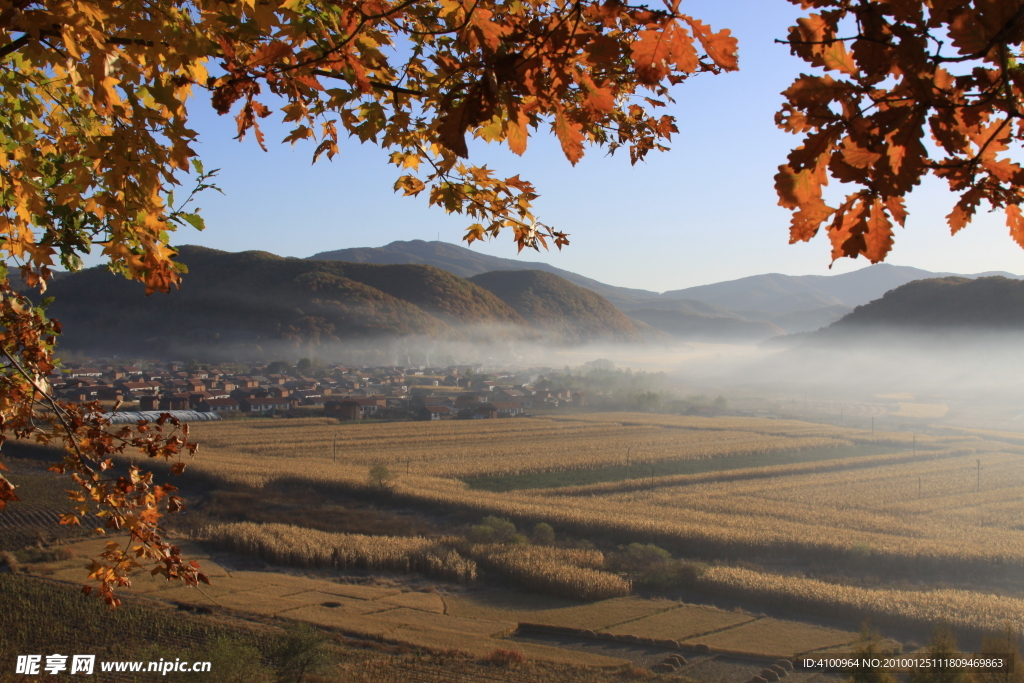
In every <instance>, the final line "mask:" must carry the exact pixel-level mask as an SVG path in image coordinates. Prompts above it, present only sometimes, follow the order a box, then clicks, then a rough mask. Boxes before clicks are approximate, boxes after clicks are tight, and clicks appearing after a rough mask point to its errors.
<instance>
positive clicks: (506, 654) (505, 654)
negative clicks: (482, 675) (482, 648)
mask: <svg viewBox="0 0 1024 683" xmlns="http://www.w3.org/2000/svg"><path fill="white" fill-rule="evenodd" d="M525 661H526V657H525V656H524V655H523V653H522V652H520V651H519V650H506V649H505V648H501V647H499V648H497V649H496V650H492V651H491V653H490V654H488V655H487V656H486V657H484V662H485V663H487V664H491V665H493V666H513V665H515V664H522V663H523V662H525Z"/></svg>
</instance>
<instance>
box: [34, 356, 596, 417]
mask: <svg viewBox="0 0 1024 683" xmlns="http://www.w3.org/2000/svg"><path fill="white" fill-rule="evenodd" d="M275 365H276V366H277V367H272V366H256V367H252V368H249V369H248V371H247V373H248V374H239V373H238V372H237V370H235V371H229V370H230V369H229V368H224V369H221V368H219V367H218V366H205V369H199V368H196V367H192V368H186V367H185V365H184V364H182V363H173V362H171V363H160V362H148V363H146V364H145V365H144V366H132V365H114V364H110V363H99V362H97V363H95V365H89V366H86V365H81V366H78V367H68V368H65V369H63V370H61V371H60V372H55V373H54V375H52V376H51V377H50V378H49V380H50V383H51V386H52V387H53V389H54V391H55V392H56V394H57V396H58V397H60V398H63V399H64V400H67V401H72V402H79V403H80V402H86V401H112V402H120V403H122V405H123V406H124V407H121V408H120V409H121V410H124V409H125V408H127V407H130V406H132V405H134V406H135V407H137V409H138V410H140V411H159V410H168V411H170V410H197V411H200V412H216V413H220V414H222V415H223V414H231V413H257V414H264V415H268V414H271V415H272V414H283V413H290V412H293V411H297V412H308V411H310V410H313V411H317V412H320V411H322V412H321V413H320V414H324V415H327V416H329V417H336V418H339V419H345V420H359V419H363V418H367V417H376V418H388V419H408V418H415V419H421V420H445V419H454V418H462V419H484V418H500V417H515V416H516V415H522V414H523V413H524V412H528V411H531V410H535V409H537V408H541V407H559V406H563V405H575V406H584V405H586V397H585V396H584V394H583V392H581V391H579V390H573V389H566V390H561V391H550V390H537V389H535V388H534V387H533V386H531V385H530V384H515V383H514V380H513V379H512V378H511V377H502V376H497V377H495V376H492V375H480V374H479V372H478V371H479V368H478V367H473V366H449V367H445V368H422V367H418V368H406V367H394V366H388V367H373V368H352V367H345V366H341V365H332V366H328V367H326V368H323V369H322V370H320V371H318V372H315V373H312V374H315V375H316V376H315V377H309V376H303V375H299V374H282V373H271V372H268V370H269V369H281V368H280V364H275ZM502 380H506V381H502Z"/></svg>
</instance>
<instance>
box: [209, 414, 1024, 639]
mask: <svg viewBox="0 0 1024 683" xmlns="http://www.w3.org/2000/svg"><path fill="white" fill-rule="evenodd" d="M194 432H195V436H196V438H197V440H199V441H200V442H201V443H202V450H201V451H200V456H199V458H198V459H197V460H196V462H195V464H194V465H193V467H194V468H195V469H197V470H200V471H203V472H206V473H208V474H211V475H215V476H217V477H220V478H223V479H227V480H230V481H235V482H240V483H247V484H250V485H253V486H257V487H258V486H262V485H265V484H267V483H268V482H272V481H274V480H276V479H280V478H288V479H299V480H306V481H309V482H310V483H318V484H337V485H341V486H343V487H349V488H353V487H362V488H365V487H366V486H367V473H368V471H369V468H370V467H371V466H372V465H374V464H378V463H384V464H387V466H388V467H389V469H390V470H391V471H392V473H393V474H395V478H394V479H393V480H392V481H391V482H390V487H391V489H392V490H393V492H394V493H395V494H396V495H397V496H399V497H400V498H401V499H402V500H405V501H409V502H413V503H416V504H425V505H430V506H438V507H440V508H445V509H459V510H462V511H469V512H471V513H479V515H480V516H481V517H483V516H485V515H497V516H500V517H507V518H510V519H513V520H514V521H515V522H516V523H517V524H523V525H527V524H534V523H537V522H547V523H549V524H551V525H552V526H553V527H554V528H555V529H556V530H566V531H571V532H572V533H574V534H576V535H577V536H581V537H584V538H594V539H600V538H618V539H623V538H628V539H635V540H637V541H641V542H655V543H658V544H659V545H666V547H685V548H696V549H698V551H699V549H701V548H704V549H721V550H723V551H725V552H728V553H730V554H732V555H733V556H740V557H742V556H744V555H745V554H754V555H757V554H772V553H776V554H779V553H781V554H784V555H787V556H791V555H792V556H801V557H808V558H810V557H817V556H827V557H831V558H833V559H836V558H840V559H842V558H853V559H857V558H860V559H869V560H871V561H872V562H875V561H883V562H890V563H893V564H902V566H907V567H909V566H918V564H919V563H924V565H922V566H929V567H940V568H941V567H956V568H958V570H961V571H962V570H973V569H975V568H979V567H981V568H984V567H1001V566H1002V567H1017V568H1024V446H1022V445H1021V444H1018V443H1013V442H1012V440H1013V439H1012V438H1011V437H1010V435H1003V434H999V435H996V434H986V433H983V432H971V433H957V434H953V435H950V436H927V435H914V434H909V433H902V432H901V433H883V432H877V433H875V434H871V433H870V432H868V431H864V430H854V429H844V428H841V427H835V426H829V425H820V424H809V423H803V422H798V421H786V420H757V419H753V418H749V419H748V418H700V417H680V416H668V415H647V414H624V413H614V414H611V413H609V414H586V415H574V416H560V417H545V418H530V419H520V418H517V419H512V420H483V421H464V422H462V421H460V422H445V423H427V422H420V423H391V424H345V425H339V424H337V423H335V422H334V421H333V420H326V419H312V418H311V419H294V420H285V419H277V420H271V419H267V420H245V421H230V422H224V423H203V424H201V425H198V426H196V427H195V429H194ZM990 437H991V438H990ZM843 444H866V445H872V446H873V447H874V448H875V450H874V451H873V453H874V454H873V455H866V456H863V457H848V458H843V459H822V460H818V461H811V462H798V463H793V464H784V465H776V466H768V467H758V468H749V469H733V470H729V471H720V472H716V471H709V472H702V473H699V474H692V475H674V476H666V477H661V478H656V479H655V480H654V481H653V482H652V480H651V479H650V478H647V479H646V480H644V481H642V482H641V481H629V482H610V483H604V484H595V485H590V486H577V487H566V488H562V489H547V490H545V489H532V490H518V491H509V492H505V493H496V492H490V491H482V490H472V489H470V488H469V487H468V486H467V485H466V484H465V483H463V482H462V481H460V479H459V478H462V477H470V476H477V475H492V476H497V475H503V474H514V473H519V472H538V471H539V472H543V471H547V470H560V469H561V470H575V469H582V468H602V467H609V466H621V465H623V464H625V453H626V451H627V449H631V457H632V458H634V462H640V461H643V462H652V461H667V460H679V459H713V458H716V457H725V456H742V455H750V454H763V453H785V452H792V451H797V450H800V449H811V448H822V447H829V446H840V445H843ZM883 448H884V449H885V450H882V451H881V452H882V454H880V455H879V454H878V453H879V450H881V449H883ZM890 448H891V450H889V449H890ZM335 449H336V452H337V454H338V455H337V462H335V461H334V453H335ZM816 457H817V456H816ZM979 461H980V474H981V478H980V491H978V490H977V489H978V486H979V482H978V473H979V467H978V465H979ZM649 484H650V485H649ZM519 552H520V554H522V551H519ZM463 554H465V555H466V557H465V558H464V559H466V560H467V561H471V560H475V561H477V562H480V563H484V562H494V563H497V561H498V560H497V559H496V558H501V561H502V562H504V563H505V569H506V571H507V572H508V573H514V572H520V573H521V574H522V575H523V576H525V575H526V574H529V573H530V572H529V571H528V570H527V569H524V568H523V567H524V566H526V565H529V564H531V563H532V564H533V565H536V566H538V567H539V566H540V565H542V564H544V562H546V561H549V560H550V558H548V560H544V559H542V558H540V557H534V558H525V555H523V556H522V557H520V558H519V559H516V557H515V555H514V554H504V555H503V554H501V553H497V552H495V553H491V554H490V556H489V559H484V556H483V555H479V556H473V555H471V554H469V551H468V550H465V549H464V551H463ZM524 563H525V565H524ZM494 566H497V565H496V564H495V565H494ZM552 566H554V565H552ZM562 566H563V567H570V566H571V567H574V569H573V571H577V570H578V573H579V575H580V576H582V575H583V574H584V573H585V572H584V569H586V570H588V571H592V572H595V573H596V574H607V572H601V571H600V569H599V568H598V567H596V566H589V567H587V566H585V565H580V564H579V563H577V564H572V563H563V564H562ZM726 570H729V571H732V570H731V569H730V568H728V567H715V568H713V571H712V573H710V574H709V575H708V577H707V578H706V581H707V582H708V583H707V585H708V586H718V587H720V588H722V589H723V590H736V591H742V592H745V593H746V594H749V595H755V594H756V595H760V596H762V597H763V598H765V599H774V598H776V597H778V596H779V595H783V594H785V595H787V596H790V597H788V598H787V599H792V600H796V601H798V598H799V597H800V596H803V598H806V599H807V600H808V601H810V602H814V603H815V604H819V605H828V604H833V603H834V604H835V605H837V606H845V607H843V609H844V610H846V611H847V612H849V613H850V614H853V613H857V614H860V613H862V612H871V613H876V614H878V615H882V616H885V615H890V614H893V615H894V614H897V613H903V614H904V615H917V616H919V617H922V618H924V617H923V616H922V615H924V616H927V615H931V614H942V615H944V616H943V618H945V619H947V620H948V621H950V623H958V624H963V625H964V626H965V627H974V626H975V625H976V624H977V623H980V622H979V621H978V620H979V619H981V620H983V619H984V618H985V615H986V614H989V612H985V610H986V609H988V608H987V607H985V605H987V604H988V602H987V597H986V596H984V595H983V594H974V593H967V592H963V594H962V595H959V594H958V595H959V599H960V600H961V601H962V604H960V603H957V602H956V599H955V598H956V596H952V597H951V596H950V595H946V594H942V595H938V594H936V593H933V592H927V591H925V592H920V593H913V594H910V595H909V596H903V595H898V593H899V592H898V591H895V592H894V591H891V590H883V589H878V591H876V592H871V591H868V592H866V593H843V594H842V595H843V596H845V597H830V596H831V595H833V594H834V595H839V593H836V591H837V590H839V589H844V588H845V587H843V586H828V585H827V584H826V586H827V588H822V587H821V586H819V585H817V584H816V583H814V582H812V581H811V580H809V579H799V578H785V577H777V576H774V575H772V574H766V573H758V572H751V573H750V574H749V575H748V574H743V575H729V574H724V573H722V572H725V571H726ZM560 571H562V572H563V574H565V575H568V570H560ZM736 571H740V570H736ZM742 571H748V570H742ZM716 572H717V573H716ZM556 574H557V572H556ZM530 576H531V577H532V579H531V580H537V581H538V582H539V583H543V581H542V580H541V577H543V572H541V571H539V570H534V572H533V573H532V574H530ZM607 576H609V577H611V576H612V575H607ZM738 576H739V577H741V578H737V577H738ZM613 578H614V577H613ZM741 579H742V580H741ZM603 580H604V579H602V581H603ZM573 581H575V585H587V586H590V585H598V584H599V583H600V582H599V581H598V580H597V579H596V577H595V576H589V575H588V576H587V577H586V578H585V580H584V579H574V580H573ZM780 582H782V583H780ZM524 583H528V582H527V581H524ZM549 583H551V582H550V581H549ZM554 583H557V581H554ZM569 583H570V584H571V583H573V582H572V581H570V582H569ZM783 584H784V585H785V586H786V587H785V588H780V586H782V585H783ZM607 586H608V587H607V588H605V589H602V590H607V591H608V592H606V593H603V595H606V596H607V595H621V594H624V591H625V590H628V587H627V588H625V589H623V588H622V587H621V586H612V583H610V582H609V583H607ZM851 590H853V589H852V588H851ZM857 590H864V591H866V590H867V589H857ZM786 591H789V592H788V593H787V592H786ZM829 591H832V592H831V593H829ZM595 595H596V594H595ZM851 596H854V597H851ZM973 596H980V598H979V599H978V600H974V604H975V605H976V607H971V600H972V599H973ZM982 598H984V599H982ZM830 600H831V601H832V602H829V601H830ZM993 604H995V603H993ZM1001 604H1002V603H999V605H1001ZM872 605H873V607H872ZM999 605H997V607H994V608H992V609H995V610H996V611H995V612H991V613H992V614H997V615H1001V614H1003V612H1002V611H999V610H1004V607H1001V606H999ZM837 608H838V607H837ZM1015 608H1016V606H1010V607H1008V608H1005V609H1015ZM872 610H875V611H874V612H872ZM929 610H931V611H929ZM979 615H981V616H979ZM908 618H909V616H908ZM915 618H916V617H915Z"/></svg>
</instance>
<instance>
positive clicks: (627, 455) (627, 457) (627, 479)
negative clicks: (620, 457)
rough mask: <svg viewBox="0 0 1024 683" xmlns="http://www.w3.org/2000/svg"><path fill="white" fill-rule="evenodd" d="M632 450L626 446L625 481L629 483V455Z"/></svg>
mask: <svg viewBox="0 0 1024 683" xmlns="http://www.w3.org/2000/svg"><path fill="white" fill-rule="evenodd" d="M632 450H633V447H632V446H626V481H629V453H630V451H632Z"/></svg>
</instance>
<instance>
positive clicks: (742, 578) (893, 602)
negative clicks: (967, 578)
mask: <svg viewBox="0 0 1024 683" xmlns="http://www.w3.org/2000/svg"><path fill="white" fill-rule="evenodd" d="M701 581H702V583H704V584H705V585H707V586H712V587H714V588H716V589H717V590H718V591H720V592H723V593H726V594H728V595H730V596H736V595H743V594H746V595H750V596H755V597H757V598H758V599H761V600H764V599H768V600H771V601H772V602H774V603H775V604H779V605H785V606H788V607H790V606H794V605H799V604H801V603H803V604H805V605H809V606H814V607H817V608H821V607H825V608H827V609H828V612H829V615H830V616H846V617H848V618H851V619H858V620H859V619H863V618H865V617H870V618H871V621H872V623H873V624H876V625H893V626H902V627H906V626H912V627H921V626H925V627H926V628H930V627H932V626H934V625H935V624H943V623H944V624H948V625H949V626H950V627H952V628H955V629H960V630H966V631H972V632H975V633H981V632H993V631H1004V630H1005V629H1009V630H1010V632H1012V633H1024V600H1019V599H1016V598H1010V597H1003V596H997V595H988V594H985V593H976V592H972V591H964V590H951V589H940V590H929V591H907V590H883V589H871V588H859V587H856V586H842V585H837V584H831V583H825V582H824V581H816V580H814V579H804V578H797V577H790V576H780V575H776V574H765V573H760V572H754V571H750V570H748V569H740V568H736V567H712V568H710V569H709V570H708V571H707V572H706V573H705V575H704V576H703V577H702V579H701Z"/></svg>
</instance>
